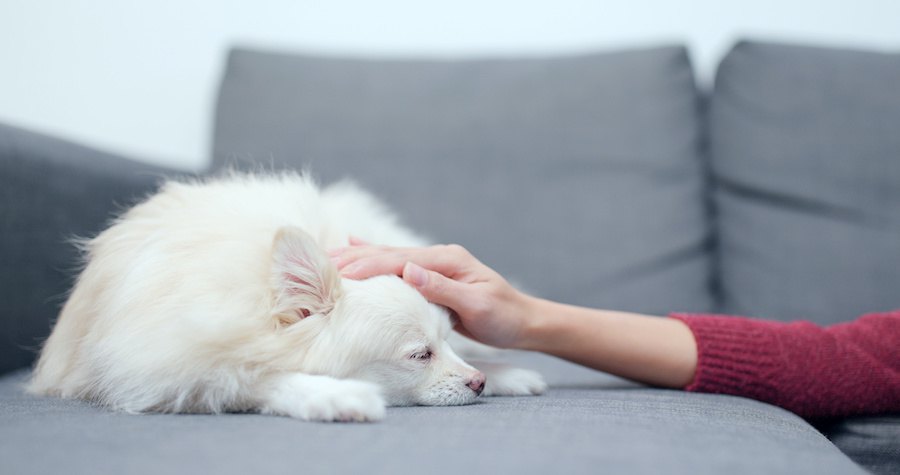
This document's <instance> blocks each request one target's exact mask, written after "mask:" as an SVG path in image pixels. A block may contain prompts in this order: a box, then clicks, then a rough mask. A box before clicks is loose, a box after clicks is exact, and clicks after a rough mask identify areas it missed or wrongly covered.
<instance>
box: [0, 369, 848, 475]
mask: <svg viewBox="0 0 900 475" xmlns="http://www.w3.org/2000/svg"><path fill="white" fill-rule="evenodd" d="M507 359H509V360H510V361H514V362H516V363H518V364H520V365H523V366H527V367H532V368H537V369H539V370H540V371H541V372H542V373H543V374H545V375H546V377H547V379H548V382H549V383H550V385H551V387H552V389H551V390H550V391H549V392H548V393H547V394H546V395H544V396H540V397H523V398H483V399H481V400H480V401H479V403H477V404H474V405H470V406H456V407H400V408H389V409H388V411H387V417H386V418H385V420H384V421H381V422H378V423H373V424H317V423H307V422H301V421H297V420H293V419H289V418H284V417H276V416H261V415H256V414H227V415H219V416H208V415H161V414H151V415H143V416H134V415H128V414H119V413H114V412H110V411H107V410H105V409H102V408H96V407H92V406H90V405H89V404H86V403H82V402H74V401H61V400H57V399H49V398H38V397H32V396H29V395H25V394H23V393H22V392H21V390H20V389H19V388H18V387H17V386H18V385H19V384H20V383H21V381H23V380H24V378H25V377H26V376H27V372H19V373H14V374H12V375H9V376H7V377H5V378H2V379H0V459H2V460H3V461H4V472H5V473H17V474H18V473H29V474H43V473H47V474H50V473H66V474H70V475H78V474H96V473H130V474H135V475H138V474H145V473H146V474H158V473H166V474H172V475H178V474H197V473H217V474H222V475H227V474H245V473H269V474H279V473H285V474H287V473H373V474H380V473H384V474H388V473H409V472H413V471H418V472H424V473H446V474H460V473H520V474H538V473H542V474H545V473H567V474H595V473H604V472H610V473H625V474H657V473H685V474H687V473H690V474H692V475H703V474H716V475H718V474H721V473H729V474H732V475H739V474H753V475H756V474H760V473H765V474H791V475H802V474H810V475H828V474H841V475H850V474H864V473H865V472H864V471H863V470H862V469H861V468H859V467H858V466H856V465H855V464H854V463H853V462H851V461H850V459H848V458H847V457H846V456H845V455H844V454H842V453H841V452H840V451H839V450H838V449H837V448H836V447H834V445H832V444H831V443H830V442H829V441H828V440H827V439H826V438H825V437H824V436H823V435H821V434H820V433H819V432H817V431H816V430H815V429H814V428H813V427H812V426H810V425H809V424H807V423H806V422H805V421H803V420H802V419H800V418H799V417H797V416H796V415H794V414H791V413H789V412H787V411H785V410H783V409H779V408H776V407H774V406H769V405H766V404H763V403H760V402H756V401H751V400H748V399H742V398H734V397H729V396H719V395H710V394H692V393H685V392H680V391H665V390H659V389H650V388H642V387H640V386H636V385H634V384H631V383H626V382H623V381H620V380H617V379H614V378H611V377H609V376H605V375H603V374H600V373H597V372H594V371H589V370H586V369H584V368H581V367H578V366H575V365H572V364H569V363H564V362H562V361H560V360H556V359H552V358H549V357H545V356H541V355H529V354H517V355H510V356H507Z"/></svg>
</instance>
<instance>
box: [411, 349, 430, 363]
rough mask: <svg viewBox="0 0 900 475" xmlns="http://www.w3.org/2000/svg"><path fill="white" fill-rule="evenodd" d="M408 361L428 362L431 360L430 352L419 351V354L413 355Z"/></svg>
mask: <svg viewBox="0 0 900 475" xmlns="http://www.w3.org/2000/svg"><path fill="white" fill-rule="evenodd" d="M409 359H411V360H416V361H428V360H430V359H431V351H421V352H419V353H413V354H412V355H411V356H410V357H409Z"/></svg>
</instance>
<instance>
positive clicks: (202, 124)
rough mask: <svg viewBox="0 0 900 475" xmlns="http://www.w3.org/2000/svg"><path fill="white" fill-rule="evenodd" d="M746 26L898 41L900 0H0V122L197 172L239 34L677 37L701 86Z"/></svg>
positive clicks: (507, 48) (562, 48)
mask: <svg viewBox="0 0 900 475" xmlns="http://www.w3.org/2000/svg"><path fill="white" fill-rule="evenodd" d="M745 36H752V37H755V38H759V39H772V40H794V41H804V42H815V43H820V44H827V45H842V46H858V47H867V48H878V49H888V50H894V51H900V1H896V0H856V1H851V0H819V1H815V0H782V1H779V0H756V1H744V2H731V1H727V0H702V1H693V2H690V1H688V2H684V1H683V2H672V1H666V0H656V1H652V0H632V1H622V2H616V3H615V4H610V3H608V2H603V1H589V0H553V1H543V2H527V1H522V0H519V1H512V0H497V1H491V0H455V1H445V2H433V1H428V0H380V1H375V0H372V1H363V0H358V1H350V0H328V1H303V0H257V1H242V2H239V1H227V0H183V1H169V0H161V1H141V2H137V1H135V2H132V1H126V0H92V1H78V0H0V122H6V123H10V124H13V125H18V126H22V127H26V128H31V129H33V130H37V131H41V132H45V133H50V134H54V135H57V136H60V137H63V138H68V139H72V140H76V141H78V142H81V143H84V144H88V145H92V146H95V147H99V148H101V149H105V150H109V151H113V152H117V153H122V154H126V155H129V156H131V157H133V158H137V159H141V160H146V161H151V162H155V163H159V164H163V165H168V166H173V167H178V168H183V169H191V170H198V169H201V168H203V167H204V166H205V165H206V163H207V162H208V156H209V142H210V134H211V131H212V130H211V129H212V114H213V106H214V101H215V94H216V90H217V88H218V81H219V76H220V74H221V70H222V66H223V62H224V59H225V54H226V51H227V49H228V47H229V46H230V45H233V44H242V45H249V46H264V47H274V48H278V49H286V50H299V51H307V52H319V53H340V54H351V55H377V56H397V55H401V56H410V55H413V56H422V55H430V56H434V55H439V56H450V57H457V56H471V55H479V56H484V55H494V54H503V55H534V54H552V53H558V52H562V53H566V52H580V51H587V50H597V49H610V48H617V47H622V46H635V45H638V46H639V45H650V44H657V43H664V42H678V43H684V44H687V45H688V46H689V47H690V48H691V54H692V57H693V60H694V62H695V64H696V66H697V69H698V71H699V75H700V80H701V82H704V83H708V82H709V81H710V80H711V77H712V72H713V71H714V68H715V65H716V62H717V61H718V59H719V58H720V56H721V55H722V53H724V52H725V51H726V50H727V48H728V47H729V46H730V45H731V44H732V42H733V41H734V40H735V39H736V38H738V37H745Z"/></svg>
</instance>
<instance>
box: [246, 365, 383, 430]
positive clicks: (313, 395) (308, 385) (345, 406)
mask: <svg viewBox="0 0 900 475" xmlns="http://www.w3.org/2000/svg"><path fill="white" fill-rule="evenodd" d="M296 376H297V377H295V378H294V379H293V381H289V382H288V384H282V385H281V386H280V387H279V388H278V389H277V390H276V392H275V393H274V394H273V395H272V398H271V399H270V403H269V404H268V405H267V406H266V407H264V408H263V412H266V413H274V414H282V415H286V416H291V417H296V418H298V419H303V420H307V421H320V422H373V421H379V420H381V419H384V413H385V402H384V398H383V397H382V396H381V391H380V390H379V388H378V386H376V385H374V384H372V383H367V382H364V381H353V380H341V379H333V378H328V377H326V376H307V375H296Z"/></svg>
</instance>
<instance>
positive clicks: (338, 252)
mask: <svg viewBox="0 0 900 475" xmlns="http://www.w3.org/2000/svg"><path fill="white" fill-rule="evenodd" d="M346 250H347V248H346V247H336V248H334V249H331V250H329V251H328V256H329V257H335V256H340V255H341V254H343V253H344V251H346Z"/></svg>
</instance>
